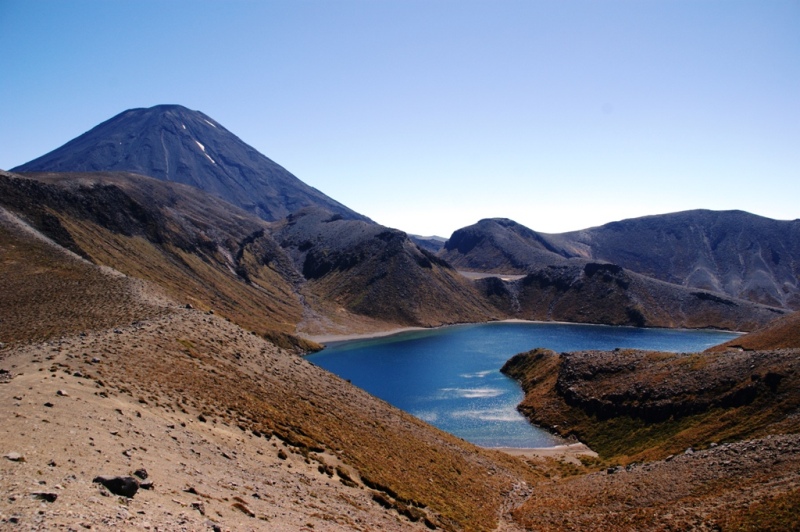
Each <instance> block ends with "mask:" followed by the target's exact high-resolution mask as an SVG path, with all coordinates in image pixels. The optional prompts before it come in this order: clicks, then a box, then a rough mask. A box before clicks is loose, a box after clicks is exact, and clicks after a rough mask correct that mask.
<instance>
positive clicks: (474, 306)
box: [272, 209, 500, 326]
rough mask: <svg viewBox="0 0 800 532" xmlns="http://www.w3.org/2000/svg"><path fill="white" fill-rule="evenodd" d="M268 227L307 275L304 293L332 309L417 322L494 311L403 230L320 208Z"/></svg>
mask: <svg viewBox="0 0 800 532" xmlns="http://www.w3.org/2000/svg"><path fill="white" fill-rule="evenodd" d="M272 231H273V233H272V234H273V236H274V238H275V240H276V241H277V242H278V243H279V244H280V245H281V246H282V247H283V248H284V249H285V250H286V251H287V252H288V254H289V256H291V257H292V259H293V260H294V263H295V266H296V268H297V269H298V270H299V271H301V272H302V273H303V275H304V277H305V278H306V279H307V280H308V290H309V292H312V293H313V294H315V296H316V297H317V301H320V302H323V301H324V302H327V304H329V305H333V306H334V307H336V308H339V309H341V308H343V309H346V310H348V311H349V312H352V313H355V314H359V315H362V316H368V317H371V318H375V319H379V320H383V321H385V322H388V323H394V324H401V325H423V326H431V325H437V324H442V323H458V322H468V321H486V320H487V319H491V318H496V317H498V316H499V315H500V314H499V313H498V312H497V310H496V309H493V308H492V307H491V306H490V305H489V304H488V303H487V302H486V301H485V300H484V299H483V298H482V297H481V295H480V294H479V293H478V291H477V290H476V289H475V288H474V287H473V285H472V284H471V283H470V282H469V281H467V280H466V279H464V278H463V277H462V276H461V275H459V274H458V273H457V272H456V271H455V270H454V269H453V268H452V267H451V266H450V265H449V264H447V263H446V262H445V261H443V260H442V259H440V258H438V257H436V255H434V254H433V253H431V252H429V251H427V250H425V249H422V248H420V247H418V246H417V245H416V244H415V243H414V242H412V241H411V240H410V239H409V237H408V235H406V234H405V233H403V232H402V231H398V230H396V229H389V228H386V227H383V226H379V225H375V224H369V223H365V222H363V221H359V220H346V219H343V218H342V217H341V216H338V215H335V214H333V213H331V212H329V211H325V210H322V209H306V210H303V211H300V212H299V213H296V214H293V215H291V216H289V217H288V218H286V220H284V221H281V222H277V223H276V224H275V225H274V227H273V229H272ZM335 312H336V311H335V310H333V311H332V312H331V313H329V314H335Z"/></svg>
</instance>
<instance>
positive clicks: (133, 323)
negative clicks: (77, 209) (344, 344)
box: [0, 184, 537, 531]
mask: <svg viewBox="0 0 800 532" xmlns="http://www.w3.org/2000/svg"><path fill="white" fill-rule="evenodd" d="M161 185H163V184H161ZM40 197H41V196H40ZM86 197H87V196H84V199H85V198H86ZM60 219H63V218H60ZM0 242H1V243H2V245H0V267H2V268H3V269H2V277H0V282H2V283H3V286H4V287H6V288H9V289H10V290H13V291H14V293H7V292H0V300H2V302H3V305H0V334H2V335H3V336H2V337H0V339H2V340H3V342H2V343H0V370H2V371H0V402H1V403H2V404H3V405H5V407H4V408H3V409H1V410H0V425H1V426H2V427H3V438H2V444H1V445H2V454H3V455H4V457H3V458H2V459H0V493H2V497H0V528H3V529H5V528H8V527H12V525H14V524H15V523H17V525H14V526H13V527H12V528H16V527H18V526H22V527H25V528H37V529H48V530H49V529H56V528H64V529H67V528H71V529H88V528H91V529H100V530H107V529H131V528H141V529H152V528H158V529H162V530H180V529H184V528H188V529H197V530H199V529H204V528H212V527H215V526H217V527H221V528H224V529H230V530H244V529H270V530H278V531H290V530H297V527H298V523H299V524H300V526H301V527H302V526H305V527H308V528H313V529H315V530H328V531H334V530H366V529H381V530H424V529H428V528H430V527H434V526H435V527H439V528H442V529H444V530H493V529H495V528H496V526H497V524H498V520H499V519H500V515H501V509H502V507H503V505H504V499H505V497H506V496H505V494H507V493H509V492H511V491H513V490H514V488H515V486H516V485H518V484H519V483H521V482H525V481H531V480H533V479H535V478H536V477H537V473H536V472H534V471H532V470H531V469H530V468H528V467H526V466H524V465H523V464H522V463H521V462H519V461H517V460H515V459H512V458H511V457H508V456H504V455H502V454H500V453H496V452H492V451H486V450H482V449H479V448H477V447H474V446H472V445H470V444H467V443H466V442H464V441H463V440H460V439H458V438H455V437H453V436H451V435H449V434H445V433H443V432H441V431H439V430H437V429H434V428H432V427H430V426H429V425H427V424H425V423H423V422H421V421H419V420H417V419H416V418H414V417H412V416H410V415H408V414H405V413H403V412H401V411H399V410H397V409H395V408H393V407H391V406H389V405H388V404H386V403H385V402H383V401H379V400H377V399H375V398H373V397H371V396H369V395H368V394H367V393H365V392H363V391H361V390H359V389H357V388H355V387H353V386H352V385H350V384H349V383H347V382H345V381H343V380H341V379H339V378H337V377H335V376H333V375H332V374H330V373H328V372H326V371H323V370H321V369H320V368H317V367H316V366H314V365H312V364H310V363H307V362H305V361H304V360H303V359H302V358H301V357H298V356H296V355H294V354H293V353H291V352H288V351H286V350H283V349H280V348H278V347H276V346H275V345H274V344H272V343H270V342H268V341H266V340H265V339H263V338H261V337H259V336H257V335H253V334H249V333H248V332H247V331H246V330H244V329H241V328H240V327H238V326H236V325H235V324H233V323H231V322H229V321H227V320H225V319H223V317H221V316H219V315H211V314H209V313H207V312H201V311H200V310H198V309H187V308H185V307H184V306H183V305H181V304H179V303H178V302H176V301H174V300H169V299H168V298H166V297H164V295H163V294H160V295H159V290H158V289H157V287H156V288H155V289H154V287H153V286H152V285H151V284H149V283H144V282H141V281H137V280H135V279H131V278H129V277H125V276H122V275H120V274H119V273H118V272H114V271H111V270H110V269H109V268H106V267H99V266H96V265H94V264H91V263H90V262H88V261H86V260H83V259H80V258H78V257H76V256H75V255H74V254H72V253H70V252H69V251H67V250H65V249H64V248H63V247H61V246H59V245H58V244H56V243H54V242H52V241H49V240H48V239H47V238H46V237H44V236H43V235H41V234H38V233H37V232H36V230H35V229H34V228H32V227H30V226H27V225H26V223H25V221H24V220H22V219H21V218H20V217H16V216H15V215H14V214H13V213H9V212H8V210H6V209H5V208H3V209H0ZM76 242H78V244H81V245H83V244H85V242H82V241H80V239H79V240H77V241H76ZM89 251H91V249H90V248H89ZM168 274H169V272H165V275H168ZM39 283H42V286H41V287H38V290H39V291H38V292H37V291H36V290H37V287H36V286H33V287H30V286H27V285H31V284H33V285H36V284H39ZM20 287H21V288H20ZM26 290H28V292H26ZM48 290H49V291H51V293H50V294H49V297H48V296H47V294H46V292H47V291H48ZM153 290H155V291H154V292H153ZM28 294H30V295H33V296H35V297H38V298H39V299H38V300H36V301H33V300H30V299H29V298H27V297H25V296H26V295H28ZM54 296H57V297H54ZM20 318H24V323H21V324H18V326H16V327H15V328H13V329H12V328H11V327H12V326H13V325H14V322H15V321H16V320H19V319H20ZM33 322H35V323H33ZM9 324H10V325H9ZM7 325H8V326H7ZM10 330H13V331H14V336H13V337H9V336H8V331H10ZM15 457H16V458H15ZM140 469H144V470H146V475H147V477H148V480H151V481H152V482H153V485H152V489H149V490H147V489H140V490H139V491H138V492H137V493H136V494H135V495H134V496H133V497H132V498H128V499H119V498H117V497H109V496H103V495H108V491H107V490H105V489H104V488H101V487H100V486H99V485H98V484H96V483H93V482H92V480H93V479H94V478H95V477H97V476H99V475H130V474H132V473H133V472H134V471H137V470H140ZM45 500H47V501H53V502H45ZM121 500H124V504H122V503H121V502H120V501H121ZM43 505H46V506H43Z"/></svg>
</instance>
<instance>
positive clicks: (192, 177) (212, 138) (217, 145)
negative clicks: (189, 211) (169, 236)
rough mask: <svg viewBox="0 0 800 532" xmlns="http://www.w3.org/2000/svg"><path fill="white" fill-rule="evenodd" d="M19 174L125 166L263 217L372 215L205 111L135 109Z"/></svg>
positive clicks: (19, 169) (162, 107)
mask: <svg viewBox="0 0 800 532" xmlns="http://www.w3.org/2000/svg"><path fill="white" fill-rule="evenodd" d="M12 171H14V172H96V171H104V172H108V171H125V172H132V173H137V174H141V175H146V176H150V177H154V178H156V179H160V180H162V181H173V182H176V183H183V184H186V185H191V186H194V187H197V188H199V189H201V190H205V191H206V192H209V193H211V194H214V195H216V196H218V197H220V198H223V199H225V200H227V201H228V202H230V203H233V204H234V205H237V206H239V207H241V208H243V209H244V210H246V211H249V212H251V213H254V214H256V215H257V216H259V217H260V218H263V219H264V220H278V219H280V218H283V217H285V216H286V215H288V214H289V213H291V212H294V211H296V210H298V209H300V208H303V207H307V206H310V205H318V206H322V207H325V208H326V209H329V210H331V211H333V212H336V213H339V214H341V215H342V216H344V217H345V218H352V219H362V220H363V219H366V218H365V217H363V216H361V215H360V214H358V213H355V212H353V211H352V210H350V209H348V208H347V207H345V206H344V205H342V204H340V203H338V202H336V201H334V200H332V199H331V198H329V197H327V196H325V195H324V194H323V193H321V192H320V191H318V190H316V189H314V188H312V187H310V186H308V185H306V184H305V183H303V182H302V181H300V180H299V179H297V178H296V177H295V176H293V175H292V174H291V173H289V172H288V171H287V170H286V169H284V168H283V167H281V166H279V165H278V164H276V163H275V162H273V161H271V160H270V159H268V158H267V157H265V156H264V155H262V154H260V153H259V152H258V151H256V150H255V149H254V148H252V147H251V146H248V145H247V144H245V143H244V142H242V140H240V139H239V138H238V137H236V136H235V135H234V134H233V133H231V132H230V131H228V130H226V129H225V128H224V127H222V125H220V124H219V123H217V122H216V121H215V120H213V119H212V118H210V117H208V116H206V115H205V114H203V113H201V112H199V111H191V110H189V109H186V108H185V107H182V106H179V105H158V106H155V107H150V108H147V109H130V110H127V111H124V112H122V113H120V114H118V115H117V116H115V117H113V118H111V119H109V120H107V121H106V122H103V123H102V124H100V125H98V126H96V127H94V128H93V129H91V130H90V131H88V132H86V133H84V134H83V135H80V136H79V137H77V138H75V139H73V140H71V141H69V142H68V143H66V144H64V145H63V146H61V147H60V148H57V149H55V150H53V151H51V152H50V153H48V154H46V155H43V156H41V157H39V158H37V159H34V160H33V161H30V162H28V163H25V164H23V165H20V166H18V167H17V168H14V169H13V170H12Z"/></svg>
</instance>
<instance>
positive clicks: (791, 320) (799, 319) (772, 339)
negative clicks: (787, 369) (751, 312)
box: [708, 312, 800, 351]
mask: <svg viewBox="0 0 800 532" xmlns="http://www.w3.org/2000/svg"><path fill="white" fill-rule="evenodd" d="M728 349H734V350H735V349H744V350H747V351H753V350H765V349H800V312H795V313H792V314H789V315H788V316H784V317H782V318H780V319H777V320H775V321H773V322H771V323H769V324H768V325H767V326H766V327H763V328H761V329H758V330H756V331H753V332H751V333H750V334H746V335H744V336H740V337H739V338H736V339H734V340H731V341H729V342H725V343H724V344H721V345H718V346H715V347H712V348H709V349H708V351H726V350H728Z"/></svg>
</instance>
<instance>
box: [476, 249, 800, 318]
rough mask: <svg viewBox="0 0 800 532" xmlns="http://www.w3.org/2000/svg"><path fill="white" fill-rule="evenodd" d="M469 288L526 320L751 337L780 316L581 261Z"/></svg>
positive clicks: (769, 309)
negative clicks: (720, 330) (718, 331)
mask: <svg viewBox="0 0 800 532" xmlns="http://www.w3.org/2000/svg"><path fill="white" fill-rule="evenodd" d="M475 283H476V286H478V287H479V288H480V290H481V291H482V293H483V294H485V296H486V297H487V298H488V299H489V301H491V302H492V303H493V304H494V305H495V306H496V307H497V308H498V309H500V310H501V311H503V312H505V313H507V314H509V315H511V316H514V317H515V318H520V319H526V320H544V321H569V322H575V323H602V324H607V325H630V326H635V327H681V328H695V329H696V328H723V329H731V330H738V331H752V330H755V329H758V328H760V327H763V326H764V325H766V324H767V323H769V322H770V321H772V320H774V319H776V318H778V317H780V316H781V315H783V314H784V313H785V312H786V311H784V310H783V309H777V308H772V307H767V306H764V305H759V304H756V303H753V302H750V301H744V300H740V299H734V298H731V297H728V296H725V295H720V294H714V293H712V292H707V291H705V290H697V289H691V288H686V287H683V286H678V285H674V284H670V283H665V282H663V281H658V280H655V279H651V278H649V277H646V276H644V275H639V274H637V273H635V272H632V271H629V270H626V269H624V268H621V267H620V266H617V265H615V264H608V263H598V262H589V261H585V260H581V259H570V260H564V261H563V262H562V263H561V264H560V265H557V266H549V267H545V268H542V269H539V270H536V271H533V272H531V273H529V274H528V275H526V276H525V277H523V278H521V279H517V280H511V281H503V280H501V279H499V278H498V277H487V278H484V279H480V280H477V281H475Z"/></svg>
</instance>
